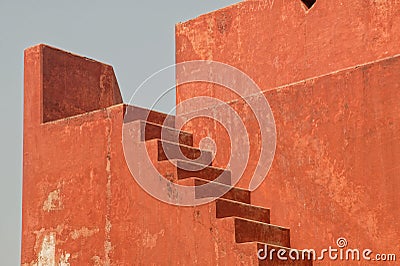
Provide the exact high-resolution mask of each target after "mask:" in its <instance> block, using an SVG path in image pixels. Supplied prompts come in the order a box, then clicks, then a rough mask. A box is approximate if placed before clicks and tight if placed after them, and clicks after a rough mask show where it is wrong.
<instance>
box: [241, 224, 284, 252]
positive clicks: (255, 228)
mask: <svg viewBox="0 0 400 266" xmlns="http://www.w3.org/2000/svg"><path fill="white" fill-rule="evenodd" d="M235 239H236V242H237V243H246V242H262V243H266V244H270V245H277V246H282V247H290V230H289V229H287V228H283V227H280V226H276V225H272V224H267V223H262V222H256V221H252V220H247V219H243V218H235Z"/></svg>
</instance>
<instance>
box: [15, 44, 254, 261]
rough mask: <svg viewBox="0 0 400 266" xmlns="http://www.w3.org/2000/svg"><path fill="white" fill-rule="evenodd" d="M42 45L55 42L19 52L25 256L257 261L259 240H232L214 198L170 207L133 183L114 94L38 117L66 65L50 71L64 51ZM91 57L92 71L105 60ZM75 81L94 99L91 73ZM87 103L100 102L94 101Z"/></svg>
mask: <svg viewBox="0 0 400 266" xmlns="http://www.w3.org/2000/svg"><path fill="white" fill-rule="evenodd" d="M48 49H53V48H50V47H48V46H44V45H39V46H35V47H32V48H29V49H27V50H26V51H25V104H24V105H25V112H24V173H23V218H22V252H21V264H22V265H53V264H54V263H55V264H57V265H58V263H60V262H68V263H70V265H193V264H198V265H213V264H229V265H234V264H236V263H241V264H243V265H254V264H257V263H258V261H257V255H256V254H257V244H256V243H248V244H240V245H237V244H235V232H234V223H233V219H229V218H228V219H222V220H221V219H219V220H218V219H216V210H215V204H213V203H210V204H207V205H203V206H200V207H186V208H185V207H175V206H172V205H168V204H165V203H162V202H160V201H159V200H157V199H154V198H152V197H151V196H150V195H148V194H147V193H146V192H145V191H144V190H142V188H141V187H140V186H139V185H138V184H137V183H136V182H135V181H134V179H133V177H132V175H131V173H130V172H129V169H128V167H127V165H126V162H125V158H124V153H123V149H122V125H123V120H124V119H123V116H124V110H125V108H126V106H124V105H122V104H119V105H115V103H117V102H115V101H114V100H115V99H114V98H113V95H115V94H112V93H109V94H107V97H108V98H107V99H105V102H106V103H112V104H110V105H108V104H107V105H108V106H103V107H105V108H104V109H100V110H96V111H92V112H87V113H85V114H82V115H77V116H73V117H69V115H70V114H73V113H70V112H69V111H70V110H65V109H63V108H64V106H59V108H60V109H55V110H54V111H55V112H54V113H55V114H57V115H59V114H61V113H62V114H63V117H60V116H58V118H59V120H56V121H51V122H47V123H42V116H41V114H42V113H41V110H43V109H42V108H43V104H44V103H43V94H42V92H43V90H44V89H45V86H44V83H43V80H44V79H43V77H44V76H45V73H48V74H46V75H50V76H47V78H48V79H49V80H52V84H55V87H53V89H54V91H62V90H64V89H65V88H66V87H65V83H63V82H62V80H63V76H62V75H64V72H63V71H62V72H61V73H58V72H55V70H54V69H53V65H56V66H57V65H59V64H62V62H63V61H57V60H61V59H63V58H65V57H67V58H68V57H70V55H69V54H68V53H65V52H61V51H56V52H55V53H56V54H57V56H56V57H53V55H52V52H47V51H48ZM50 55H51V58H48V56H50ZM49 61H52V62H53V63H52V65H49V64H46V63H45V62H49ZM73 61H74V63H75V64H72V67H73V68H74V67H75V66H76V65H79V64H83V65H85V64H86V62H87V59H85V58H82V57H78V56H74V59H73ZM90 64H93V65H94V66H95V67H94V70H93V69H91V68H90V69H89V71H90V72H91V71H92V70H93V71H95V70H96V71H97V70H98V69H104V68H107V66H103V65H101V66H100V67H98V64H100V63H93V62H90ZM50 66H51V69H48V68H49V67H50ZM67 69H68V68H67ZM108 73H109V75H110V76H106V77H105V78H106V80H109V79H110V80H112V78H113V75H112V73H113V72H112V71H109V72H108ZM90 80H92V81H93V82H94V83H95V84H88V83H89V81H90ZM81 82H82V84H87V85H88V86H90V87H91V88H92V90H91V96H93V97H94V98H95V99H98V96H99V95H101V93H102V90H101V88H99V87H95V85H96V84H98V82H97V79H89V80H88V79H84V78H82V79H81ZM70 84H80V83H79V80H75V81H74V82H73V83H70ZM68 88H69V87H67V89H68ZM93 88H96V89H93ZM118 93H119V92H118ZM82 96H84V98H81V97H82ZM71 97H72V96H71ZM74 97H75V99H72V98H70V99H71V102H78V103H79V102H82V103H83V102H84V103H91V100H92V99H87V98H86V97H87V95H86V93H85V92H82V94H79V93H76V94H74ZM87 107H88V109H91V108H98V106H97V105H96V103H95V104H93V105H89V106H87ZM71 109H73V108H71ZM60 110H62V112H59V111H60ZM51 237H53V240H54V241H53V242H51V241H50V239H51ZM46 252H47V254H45V253H46ZM52 252H53V254H52ZM46 259H47V260H46ZM52 260H54V261H52ZM40 263H41V264H40Z"/></svg>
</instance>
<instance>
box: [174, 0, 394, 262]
mask: <svg viewBox="0 0 400 266" xmlns="http://www.w3.org/2000/svg"><path fill="white" fill-rule="evenodd" d="M399 12H400V2H399V1H389V0H387V1H385V0H383V1H318V0H317V1H316V3H315V5H314V6H313V7H312V8H311V9H310V10H308V11H307V9H306V8H305V6H304V5H303V3H302V2H301V1H300V0H289V1H286V0H285V1H283V0H275V1H245V2H242V3H239V4H237V5H234V6H231V7H227V8H225V9H222V10H219V11H216V12H213V13H210V14H207V15H203V16H200V17H199V18H196V19H194V20H191V21H189V22H186V23H182V24H178V25H177V27H176V35H177V61H178V62H184V61H186V60H198V59H212V60H216V61H220V62H223V63H227V64H230V65H233V66H235V67H237V68H239V69H241V70H243V71H244V72H245V73H246V74H248V75H249V76H250V77H251V78H253V79H254V80H255V81H256V83H257V84H258V85H259V86H260V87H261V89H262V90H263V92H262V93H261V92H260V95H254V97H251V98H249V99H248V100H250V101H251V100H252V99H253V100H254V101H256V98H257V97H263V96H264V97H266V98H267V99H268V101H269V103H270V105H271V108H272V111H273V113H274V116H275V120H276V124H277V133H278V142H277V151H276V157H275V160H274V163H273V166H272V170H271V172H270V174H269V175H268V177H267V179H266V180H265V182H264V184H263V185H262V187H260V188H259V189H258V190H257V191H255V193H253V194H252V203H255V204H257V205H261V206H264V207H268V208H271V209H272V210H273V214H272V216H271V222H272V223H273V224H280V225H283V226H287V227H290V229H291V234H292V235H291V240H292V241H291V243H292V246H293V247H295V248H315V249H320V250H321V249H323V248H327V247H329V246H336V244H335V241H336V240H337V239H338V238H339V237H346V238H347V240H348V242H349V245H350V246H351V247H353V248H357V247H358V248H360V249H364V248H370V249H372V250H374V251H375V252H376V253H380V252H382V253H383V252H388V253H396V252H397V251H398V250H399V249H400V245H399V243H398V241H397V240H396V239H399V237H400V230H399V228H400V226H399V225H400V224H399V220H398V217H399V213H400V207H399V205H398V193H397V191H398V190H399V189H400V180H399V176H400V167H399V166H400V157H399V155H400V144H399V143H400V141H399V140H400V139H399V137H398V136H397V135H398V132H399V131H400V116H399V112H400V105H399V101H400V90H399V87H400V76H399V75H398V73H400V72H399V71H400V58H399V56H397V55H396V54H400V47H399V45H398V43H399V42H400V40H399V38H400V37H399V34H398V32H399V30H400V13H399ZM201 95H208V96H212V97H216V98H218V99H221V100H223V101H225V102H229V104H230V106H231V107H232V108H233V109H234V110H236V111H237V112H238V113H239V115H240V116H241V117H242V119H243V120H244V122H245V125H246V128H247V129H248V132H250V143H251V144H250V149H251V152H250V153H251V156H250V162H249V165H248V168H247V170H246V172H245V174H244V177H243V180H242V181H241V182H240V184H239V185H240V186H242V187H247V186H248V183H249V176H250V175H251V174H252V172H253V171H254V169H255V165H256V164H257V163H258V155H259V150H258V147H259V146H260V143H259V138H258V136H257V132H259V130H258V127H257V124H256V123H255V121H254V115H253V113H252V112H251V111H250V110H249V108H248V107H247V106H246V104H245V103H244V101H243V100H238V96H237V95H234V94H232V93H228V90H227V89H226V88H223V87H220V86H215V85H210V84H195V85H193V84H191V85H184V86H180V87H178V90H177V102H178V103H180V102H182V101H183V100H185V99H189V98H192V97H196V96H201ZM178 111H179V112H180V113H179V114H178V115H181V116H185V114H187V113H189V112H194V111H195V110H179V109H178ZM213 112H223V109H218V108H217V107H215V108H214V110H213ZM184 129H185V130H188V131H190V132H193V135H194V142H195V145H196V144H198V143H199V141H200V139H201V138H202V137H205V136H210V137H212V138H214V140H215V142H216V143H217V147H218V151H217V159H216V160H215V165H216V166H218V167H224V166H225V165H226V163H227V161H228V159H229V158H228V157H227V156H228V155H229V151H227V147H226V146H227V145H226V143H229V141H230V140H229V137H228V136H227V135H226V133H225V132H224V130H223V129H222V128H221V127H220V126H219V125H218V124H217V123H215V122H214V123H213V122H210V121H209V119H198V120H197V121H193V122H191V123H188V124H187V125H186V126H185V127H184ZM221 149H222V150H223V151H222V152H221ZM261 163H262V162H261ZM331 263H332V264H334V265H336V264H335V262H331ZM336 263H337V262H336ZM359 263H361V265H363V264H362V262H356V263H355V264H359ZM328 264H329V262H324V265H328ZM346 265H351V263H350V262H346Z"/></svg>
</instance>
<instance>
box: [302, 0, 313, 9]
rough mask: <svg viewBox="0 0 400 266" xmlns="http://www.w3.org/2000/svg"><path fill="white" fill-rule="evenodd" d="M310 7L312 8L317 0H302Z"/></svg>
mask: <svg viewBox="0 0 400 266" xmlns="http://www.w3.org/2000/svg"><path fill="white" fill-rule="evenodd" d="M301 1H302V2H303V3H304V4H305V5H306V7H307V8H308V9H310V8H312V7H313V5H314V4H315V2H317V0H301Z"/></svg>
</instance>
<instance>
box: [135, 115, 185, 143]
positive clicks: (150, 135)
mask: <svg viewBox="0 0 400 266" xmlns="http://www.w3.org/2000/svg"><path fill="white" fill-rule="evenodd" d="M139 123H140V140H141V141H148V140H153V139H160V140H166V141H170V142H175V143H177V142H178V141H179V143H180V144H183V145H186V146H193V135H192V134H191V133H188V132H185V131H180V130H177V129H175V128H171V127H163V126H160V125H158V124H154V123H151V122H146V121H143V120H141V121H139Z"/></svg>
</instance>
